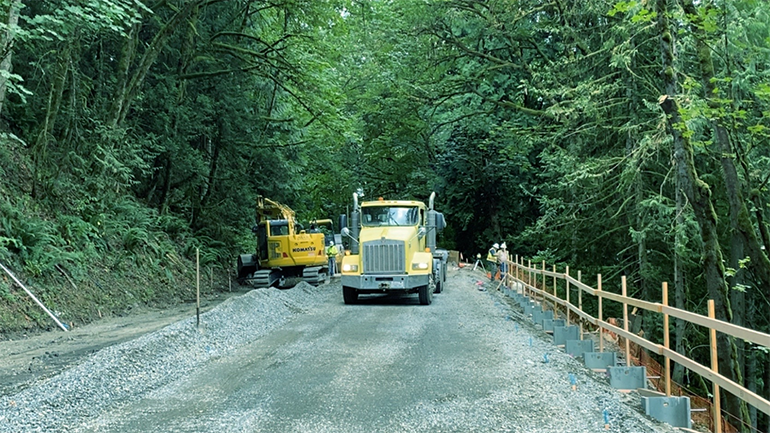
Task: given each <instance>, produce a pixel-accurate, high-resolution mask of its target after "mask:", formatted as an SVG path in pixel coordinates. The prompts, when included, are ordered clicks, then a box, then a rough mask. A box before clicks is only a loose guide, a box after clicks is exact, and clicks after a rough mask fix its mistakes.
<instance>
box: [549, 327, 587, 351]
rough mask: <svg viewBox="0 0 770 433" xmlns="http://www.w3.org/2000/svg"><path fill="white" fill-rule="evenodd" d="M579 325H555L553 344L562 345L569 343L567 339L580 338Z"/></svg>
mask: <svg viewBox="0 0 770 433" xmlns="http://www.w3.org/2000/svg"><path fill="white" fill-rule="evenodd" d="M579 332H580V331H579V330H578V327H577V326H575V325H570V326H554V327H553V344H555V345H557V346H561V345H563V344H567V340H579V339H580V336H579V334H578V333H579Z"/></svg>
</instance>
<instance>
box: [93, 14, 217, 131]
mask: <svg viewBox="0 0 770 433" xmlns="http://www.w3.org/2000/svg"><path fill="white" fill-rule="evenodd" d="M204 3H208V4H210V3H213V1H212V0H196V1H190V2H188V3H186V4H185V5H184V6H182V7H181V8H179V10H178V11H177V12H176V13H174V15H173V16H172V17H171V18H170V19H169V20H168V22H166V23H165V24H163V27H161V28H160V30H158V32H157V33H156V34H155V36H154V37H153V38H152V41H151V42H150V43H149V45H148V46H147V49H146V50H145V51H144V54H143V55H142V58H141V59H140V60H139V63H138V64H137V65H136V68H135V69H134V73H133V74H129V72H128V71H129V70H130V65H131V63H132V60H133V58H134V57H135V55H136V46H137V45H136V44H137V42H138V41H134V40H133V39H132V38H130V39H131V40H129V41H128V42H127V43H126V47H125V49H124V52H123V57H122V58H121V66H122V68H121V72H122V73H123V75H124V76H123V77H122V80H123V81H122V85H121V86H118V90H117V94H116V95H115V99H114V102H113V105H112V109H111V110H110V118H109V119H108V125H110V126H111V127H113V128H115V127H118V126H120V125H121V124H122V123H123V121H124V120H125V118H126V115H127V114H128V111H129V110H130V108H131V104H132V102H133V100H134V98H135V97H136V95H137V94H138V93H139V89H140V88H141V87H142V85H143V84H144V79H145V78H146V77H147V73H148V72H149V71H150V68H151V67H152V65H153V64H154V63H155V60H156V59H157V58H158V55H159V54H160V51H161V50H162V49H163V47H164V46H166V42H168V40H169V38H170V37H171V36H172V35H173V33H174V31H175V30H176V29H177V28H178V27H179V26H180V25H182V23H183V22H184V21H185V20H187V18H188V17H190V15H191V14H192V13H193V11H196V10H198V8H199V7H200V6H201V5H202V4H204ZM132 32H134V28H132ZM136 33H137V34H138V31H137V32H136ZM129 75H130V77H129Z"/></svg>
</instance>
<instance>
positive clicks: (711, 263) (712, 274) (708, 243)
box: [657, 0, 743, 419]
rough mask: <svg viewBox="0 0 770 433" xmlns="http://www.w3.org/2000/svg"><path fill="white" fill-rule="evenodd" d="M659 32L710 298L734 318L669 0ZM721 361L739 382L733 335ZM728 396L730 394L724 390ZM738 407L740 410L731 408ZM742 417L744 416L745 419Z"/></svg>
mask: <svg viewBox="0 0 770 433" xmlns="http://www.w3.org/2000/svg"><path fill="white" fill-rule="evenodd" d="M657 8H658V31H659V34H660V48H661V59H662V62H663V65H662V66H663V80H664V85H665V88H666V94H665V95H663V96H662V97H661V98H660V100H659V103H660V106H661V108H662V109H663V112H664V113H665V114H666V120H667V125H668V129H669V132H670V133H671V135H672V137H673V141H674V160H675V162H676V173H677V174H676V176H677V177H678V178H679V180H680V181H681V186H682V189H683V191H684V193H685V195H686V196H687V199H688V201H689V203H690V205H691V206H692V210H693V213H694V215H695V219H696V220H697V221H698V226H699V228H700V234H701V242H702V243H701V248H702V250H701V260H702V263H703V271H704V275H705V278H706V288H707V290H708V294H709V297H710V298H711V299H713V300H714V306H715V310H716V318H717V319H719V320H724V321H728V322H731V321H732V310H731V308H730V300H729V297H728V288H727V284H726V280H725V269H724V265H723V262H722V260H723V255H722V248H721V246H720V244H719V233H718V231H717V229H718V227H717V215H716V211H715V210H714V206H713V203H712V202H711V190H710V188H709V186H708V184H706V183H705V182H704V181H703V180H701V179H700V178H699V176H698V172H697V169H696V168H695V157H694V153H693V148H692V144H691V143H690V139H689V136H688V135H687V134H683V133H682V131H681V130H680V129H681V128H685V127H686V126H683V125H685V123H684V121H683V120H682V118H681V116H680V114H679V104H678V103H677V101H676V96H675V95H676V92H677V86H678V83H677V73H676V70H675V68H674V39H673V31H672V29H671V28H670V26H669V22H668V4H667V1H666V0H657ZM717 340H718V346H719V351H718V358H719V360H718V362H719V365H720V373H722V374H724V375H725V376H726V377H728V378H730V379H731V380H734V381H736V382H738V381H740V380H741V376H740V372H739V371H738V367H739V366H738V362H737V358H738V354H737V348H736V346H735V344H734V340H733V339H732V338H728V337H726V336H724V335H722V334H720V335H719V337H718V339H717ZM725 394H726V395H729V394H727V393H725ZM734 403H735V402H734V401H730V399H728V401H727V404H726V407H727V408H729V409H731V413H732V414H733V415H735V416H739V417H741V418H742V414H743V413H742V412H743V411H741V410H740V406H739V405H738V407H736V406H735V404H734ZM735 409H737V412H732V410H735ZM742 419H743V418H742Z"/></svg>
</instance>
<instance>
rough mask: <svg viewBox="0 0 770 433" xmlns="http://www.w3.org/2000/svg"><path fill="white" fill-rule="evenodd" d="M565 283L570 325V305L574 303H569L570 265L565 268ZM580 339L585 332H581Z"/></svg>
mask: <svg viewBox="0 0 770 433" xmlns="http://www.w3.org/2000/svg"><path fill="white" fill-rule="evenodd" d="M564 277H565V278H564V285H565V286H566V288H567V326H569V306H570V305H572V304H570V303H569V266H567V267H566V268H565V269H564ZM580 339H581V340H582V339H583V333H582V332H581V333H580Z"/></svg>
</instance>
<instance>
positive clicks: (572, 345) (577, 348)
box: [564, 340, 594, 358]
mask: <svg viewBox="0 0 770 433" xmlns="http://www.w3.org/2000/svg"><path fill="white" fill-rule="evenodd" d="M564 350H565V352H567V354H568V355H572V356H574V357H575V358H578V357H580V356H583V354H584V353H586V352H587V353H591V352H593V351H594V341H593V340H567V346H566V348H565V349H564Z"/></svg>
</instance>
